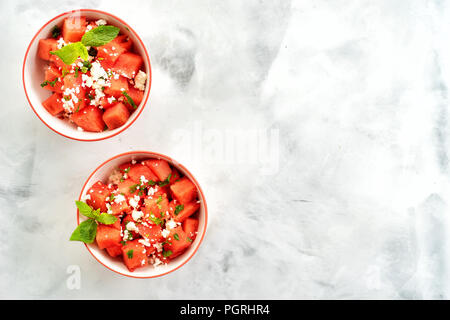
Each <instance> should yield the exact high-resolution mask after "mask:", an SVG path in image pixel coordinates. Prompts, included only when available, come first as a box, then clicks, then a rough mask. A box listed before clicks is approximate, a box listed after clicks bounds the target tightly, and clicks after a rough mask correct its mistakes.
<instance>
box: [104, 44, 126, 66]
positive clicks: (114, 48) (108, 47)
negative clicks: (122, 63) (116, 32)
mask: <svg viewBox="0 0 450 320" xmlns="http://www.w3.org/2000/svg"><path fill="white" fill-rule="evenodd" d="M118 38H119V37H116V38H115V39H114V40H112V41H111V42H109V43H107V44H105V45H103V46H100V47H98V48H97V58H100V60H101V62H102V65H103V66H105V67H107V68H108V69H109V68H111V67H112V66H114V63H115V62H116V61H117V59H119V56H120V55H121V54H122V53H124V52H125V51H127V49H126V48H125V47H124V46H122V45H121V42H120V41H121V39H122V38H119V39H118ZM102 59H103V60H102Z"/></svg>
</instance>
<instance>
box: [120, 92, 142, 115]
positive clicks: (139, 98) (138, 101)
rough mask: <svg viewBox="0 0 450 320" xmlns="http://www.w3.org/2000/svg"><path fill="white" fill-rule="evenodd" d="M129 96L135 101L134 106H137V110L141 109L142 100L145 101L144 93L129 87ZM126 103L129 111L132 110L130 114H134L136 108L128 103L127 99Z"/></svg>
mask: <svg viewBox="0 0 450 320" xmlns="http://www.w3.org/2000/svg"><path fill="white" fill-rule="evenodd" d="M127 94H128V95H129V96H130V98H131V99H132V100H133V102H134V104H135V105H136V108H137V107H139V105H140V104H141V102H142V100H144V91H141V90H138V89H136V88H134V87H131V86H129V88H128V91H127ZM124 102H125V105H126V106H127V108H128V110H130V112H133V111H134V110H136V109H135V108H134V106H133V105H132V104H130V103H129V102H128V100H127V99H125V100H124Z"/></svg>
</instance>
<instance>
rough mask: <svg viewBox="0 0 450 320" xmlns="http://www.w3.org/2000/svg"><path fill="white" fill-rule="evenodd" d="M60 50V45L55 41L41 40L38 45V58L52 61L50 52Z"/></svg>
mask: <svg viewBox="0 0 450 320" xmlns="http://www.w3.org/2000/svg"><path fill="white" fill-rule="evenodd" d="M56 50H58V43H57V42H56V40H55V39H40V40H39V44H38V57H39V58H41V59H43V60H47V61H50V58H51V56H52V55H51V54H50V51H56Z"/></svg>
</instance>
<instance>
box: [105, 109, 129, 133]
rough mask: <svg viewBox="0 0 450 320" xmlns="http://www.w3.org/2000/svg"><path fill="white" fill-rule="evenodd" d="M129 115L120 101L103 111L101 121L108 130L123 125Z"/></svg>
mask: <svg viewBox="0 0 450 320" xmlns="http://www.w3.org/2000/svg"><path fill="white" fill-rule="evenodd" d="M129 117H130V112H129V111H128V108H127V107H125V105H124V104H123V103H122V102H119V103H116V104H115V105H114V106H112V107H111V108H108V109H107V110H106V111H105V113H103V121H104V122H105V123H106V126H107V127H108V129H110V130H112V129H115V128H118V127H121V126H123V125H124V124H125V122H127V120H128V118H129Z"/></svg>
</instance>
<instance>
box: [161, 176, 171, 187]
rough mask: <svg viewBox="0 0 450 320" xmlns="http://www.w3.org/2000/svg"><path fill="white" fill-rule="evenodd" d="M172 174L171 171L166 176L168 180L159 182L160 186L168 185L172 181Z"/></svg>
mask: <svg viewBox="0 0 450 320" xmlns="http://www.w3.org/2000/svg"><path fill="white" fill-rule="evenodd" d="M171 176H172V174H171V173H170V174H169V176H168V177H167V178H166V180H164V181H160V182H158V185H159V186H160V187H164V186H166V185H168V184H169V183H170V177H171Z"/></svg>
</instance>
